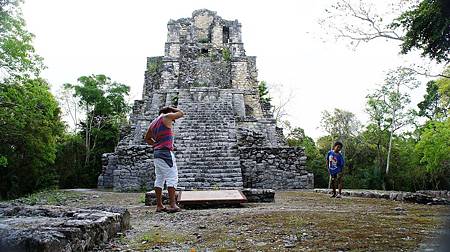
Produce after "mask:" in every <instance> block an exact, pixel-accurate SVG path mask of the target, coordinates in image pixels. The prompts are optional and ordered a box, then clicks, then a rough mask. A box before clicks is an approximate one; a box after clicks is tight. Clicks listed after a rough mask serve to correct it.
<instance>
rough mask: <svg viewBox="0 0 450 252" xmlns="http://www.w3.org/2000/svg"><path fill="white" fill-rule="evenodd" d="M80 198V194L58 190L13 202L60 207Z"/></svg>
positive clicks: (41, 192) (46, 191) (32, 195)
mask: <svg viewBox="0 0 450 252" xmlns="http://www.w3.org/2000/svg"><path fill="white" fill-rule="evenodd" d="M79 198H81V194H80V193H77V192H68V191H60V190H55V189H52V190H44V191H40V192H37V193H33V194H30V195H28V196H26V197H23V198H19V199H16V200H14V201H13V202H14V203H20V204H26V205H57V206H62V205H64V204H66V203H67V202H68V201H72V200H76V199H79Z"/></svg>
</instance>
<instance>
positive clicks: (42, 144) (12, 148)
mask: <svg viewBox="0 0 450 252" xmlns="http://www.w3.org/2000/svg"><path fill="white" fill-rule="evenodd" d="M0 107H1V110H0V127H1V129H2V130H1V131H0V156H2V157H4V158H3V160H4V159H6V160H7V163H6V166H0V181H1V183H0V187H1V188H0V189H1V198H13V197H17V196H20V195H23V194H26V193H31V192H33V191H35V190H39V189H42V188H46V187H48V186H52V185H55V184H56V180H57V176H56V172H55V170H54V169H53V168H52V166H51V165H52V164H53V162H54V160H55V153H56V143H57V140H58V138H59V137H60V136H61V134H62V132H63V128H64V127H63V124H62V123H61V121H60V109H59V107H58V103H57V101H56V100H55V98H54V97H53V95H52V94H51V93H50V91H49V87H48V84H47V83H46V82H45V81H44V80H42V79H34V80H20V81H19V80H17V81H16V82H14V83H9V84H0Z"/></svg>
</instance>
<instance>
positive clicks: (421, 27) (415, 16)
mask: <svg viewBox="0 0 450 252" xmlns="http://www.w3.org/2000/svg"><path fill="white" fill-rule="evenodd" d="M391 26H392V27H393V28H397V27H401V28H403V29H404V30H405V31H406V34H405V36H404V39H403V43H402V45H401V46H402V53H403V54H406V53H408V52H409V51H410V50H411V49H413V48H417V49H419V50H421V51H422V55H423V56H429V57H430V58H431V59H435V60H436V61H437V62H449V57H448V53H449V51H450V39H449V38H450V2H449V1H448V0H422V1H421V2H420V3H419V4H418V5H417V6H415V7H414V8H413V9H412V10H408V11H406V12H404V13H403V14H401V15H400V17H398V18H397V19H396V20H395V21H394V22H393V23H392V24H391Z"/></svg>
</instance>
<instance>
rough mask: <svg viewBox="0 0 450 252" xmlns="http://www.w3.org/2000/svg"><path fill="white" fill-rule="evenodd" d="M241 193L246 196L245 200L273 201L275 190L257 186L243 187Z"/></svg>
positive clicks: (254, 201)
mask: <svg viewBox="0 0 450 252" xmlns="http://www.w3.org/2000/svg"><path fill="white" fill-rule="evenodd" d="M242 193H243V194H244V195H245V197H247V202H249V203H256V202H265V203H270V202H275V190H273V189H258V188H244V189H242Z"/></svg>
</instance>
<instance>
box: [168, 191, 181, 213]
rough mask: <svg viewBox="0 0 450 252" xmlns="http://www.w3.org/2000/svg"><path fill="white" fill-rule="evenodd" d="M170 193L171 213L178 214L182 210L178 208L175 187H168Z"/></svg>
mask: <svg viewBox="0 0 450 252" xmlns="http://www.w3.org/2000/svg"><path fill="white" fill-rule="evenodd" d="M167 190H168V191H169V204H170V209H169V211H170V212H178V211H179V210H180V208H179V207H178V206H177V200H176V199H175V187H168V188H167Z"/></svg>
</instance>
